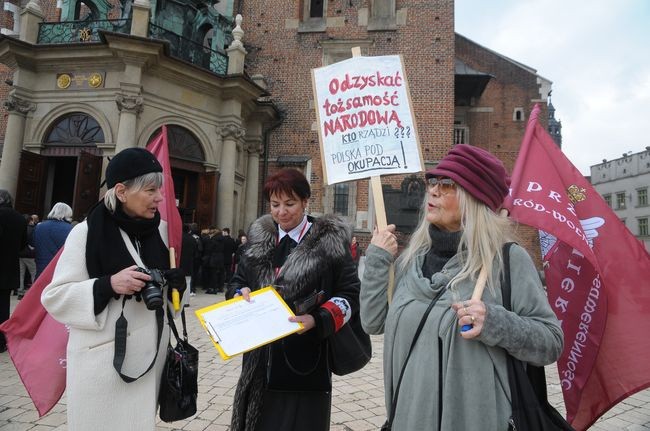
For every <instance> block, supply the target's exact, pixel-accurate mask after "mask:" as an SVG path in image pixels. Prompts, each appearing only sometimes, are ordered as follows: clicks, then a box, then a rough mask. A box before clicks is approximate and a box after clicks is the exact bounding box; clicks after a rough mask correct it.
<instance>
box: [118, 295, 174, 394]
mask: <svg viewBox="0 0 650 431" xmlns="http://www.w3.org/2000/svg"><path fill="white" fill-rule="evenodd" d="M125 304H126V296H124V298H123V299H122V312H121V313H120V317H119V318H118V319H117V321H116V322H115V353H114V354H113V368H115V371H117V374H119V375H120V377H121V378H122V380H124V381H125V382H126V383H131V382H135V381H136V380H138V379H139V378H140V377H142V376H144V375H145V374H147V373H148V372H149V370H151V368H153V366H154V364H155V363H156V358H157V357H158V350H160V339H161V338H162V331H163V308H164V307H165V306H166V305H163V306H162V307H159V308H156V326H158V341H156V354H155V355H154V357H153V359H152V360H151V364H149V366H148V367H147V369H146V370H144V372H143V373H142V374H140V375H139V376H138V377H131V376H127V375H126V374H123V373H122V365H124V357H125V356H126V335H127V333H128V332H127V329H128V326H129V322H128V321H127V320H126V317H124V305H125Z"/></svg>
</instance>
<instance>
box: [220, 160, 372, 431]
mask: <svg viewBox="0 0 650 431" xmlns="http://www.w3.org/2000/svg"><path fill="white" fill-rule="evenodd" d="M263 195H264V198H265V199H266V200H267V201H268V202H270V204H271V205H270V208H271V214H268V215H265V216H262V217H260V218H259V219H257V220H256V221H255V222H254V223H253V224H252V226H251V228H250V230H249V235H248V243H247V244H246V249H245V251H244V253H243V255H242V257H241V259H240V261H239V266H238V267H237V272H236V273H235V274H234V276H233V278H232V281H231V282H230V285H229V287H228V292H227V293H226V298H232V297H233V296H235V295H243V296H244V298H245V299H247V300H249V299H250V296H249V295H250V292H251V291H255V290H258V289H261V288H263V287H265V286H268V285H274V286H275V287H276V289H277V290H278V293H279V294H280V295H281V296H282V298H283V299H284V300H285V301H286V303H287V304H288V305H289V306H290V307H291V309H292V310H293V311H294V312H295V313H296V316H295V317H292V318H290V320H291V321H294V322H301V323H302V324H303V325H304V329H303V330H302V331H301V332H300V333H299V334H293V335H290V336H288V337H285V338H283V339H281V340H278V341H276V342H274V343H271V344H269V345H266V346H263V347H260V348H258V349H255V350H253V351H251V352H248V353H245V354H244V359H243V363H242V371H241V376H240V377H239V382H238V383H237V390H236V392H235V399H234V403H233V414H232V421H231V428H230V429H231V430H232V431H253V430H255V431H276V430H282V431H298V430H300V431H303V430H310V431H324V430H328V429H329V427H330V411H331V401H332V377H331V372H330V369H329V365H328V361H327V338H328V337H329V336H330V335H332V334H334V333H335V332H337V331H338V330H339V329H341V327H343V326H344V325H345V324H346V323H347V322H348V321H349V320H350V319H356V318H358V310H359V302H358V301H359V299H358V295H359V278H358V276H357V271H356V269H355V267H354V264H353V263H352V258H351V257H350V238H351V236H352V235H351V234H352V232H351V228H350V226H349V225H348V224H346V223H345V222H344V221H343V220H342V219H340V218H339V217H337V216H333V215H329V216H323V217H321V218H318V219H316V218H313V217H310V216H307V215H306V214H305V209H306V207H307V203H308V202H309V197H310V195H311V190H310V188H309V183H308V182H307V179H306V178H305V176H304V175H303V174H302V173H301V172H299V171H297V170H295V169H282V170H280V171H278V172H276V173H275V174H273V175H271V176H270V177H268V179H267V180H266V183H265V185H264V191H263ZM242 336H245V334H242Z"/></svg>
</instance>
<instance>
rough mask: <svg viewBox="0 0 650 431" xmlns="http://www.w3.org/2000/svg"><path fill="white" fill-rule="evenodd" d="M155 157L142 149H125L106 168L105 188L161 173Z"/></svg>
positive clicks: (160, 167)
mask: <svg viewBox="0 0 650 431" xmlns="http://www.w3.org/2000/svg"><path fill="white" fill-rule="evenodd" d="M162 170H163V169H162V166H160V163H158V160H157V159H156V157H154V155H153V154H151V153H150V152H149V151H147V150H145V149H144V148H137V147H133V148H126V149H124V150H122V151H120V152H119V153H117V154H116V155H115V156H113V158H112V159H111V161H110V162H108V166H107V167H106V187H108V188H109V189H111V188H113V187H115V184H117V183H123V182H124V181H127V180H131V179H133V178H137V177H139V176H141V175H145V174H150V173H152V172H162Z"/></svg>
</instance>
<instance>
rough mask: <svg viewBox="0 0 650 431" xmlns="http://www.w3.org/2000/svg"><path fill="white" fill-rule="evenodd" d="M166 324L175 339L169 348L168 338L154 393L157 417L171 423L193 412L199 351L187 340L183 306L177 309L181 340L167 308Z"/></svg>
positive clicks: (187, 416)
mask: <svg viewBox="0 0 650 431" xmlns="http://www.w3.org/2000/svg"><path fill="white" fill-rule="evenodd" d="M167 314H168V322H169V327H170V328H171V330H172V332H173V334H174V337H175V338H176V346H175V347H172V345H171V339H170V342H169V345H168V346H167V357H166V358H165V366H164V368H163V373H162V379H161V381H160V392H159V394H158V404H159V405H160V411H159V412H158V414H159V416H160V419H162V420H163V421H165V422H173V421H177V420H181V419H187V418H189V417H190V416H192V415H194V414H196V397H197V394H198V389H199V388H198V371H199V351H198V350H196V349H195V348H194V347H192V346H191V345H190V343H188V341H187V329H186V324H185V309H183V311H182V312H181V319H182V321H183V339H181V338H180V337H179V336H178V331H177V330H176V325H175V324H174V319H173V316H172V315H171V312H169V310H167Z"/></svg>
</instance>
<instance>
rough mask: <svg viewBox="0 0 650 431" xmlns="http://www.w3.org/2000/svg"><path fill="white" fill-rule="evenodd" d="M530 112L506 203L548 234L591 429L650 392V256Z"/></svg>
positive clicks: (569, 351)
mask: <svg viewBox="0 0 650 431" xmlns="http://www.w3.org/2000/svg"><path fill="white" fill-rule="evenodd" d="M539 112H540V109H539V106H537V105H535V107H534V109H533V112H532V113H531V117H530V120H529V122H528V126H527V128H526V133H525V135H524V139H523V142H522V145H521V149H520V152H519V156H518V158H517V162H516V163H515V167H514V170H513V173H512V183H511V190H510V196H509V197H508V198H507V199H506V202H505V204H504V206H505V207H506V208H507V209H508V210H509V211H510V215H511V217H512V218H513V219H515V220H516V221H518V222H520V223H524V224H527V225H530V226H534V227H536V228H538V229H539V230H540V242H541V246H542V258H543V263H544V272H545V276H546V285H547V291H548V300H549V303H550V304H551V307H552V308H553V310H554V311H555V313H556V315H557V316H558V319H559V320H560V321H561V322H562V329H563V331H564V351H563V352H562V355H561V357H560V359H559V360H558V362H557V365H558V371H559V377H560V383H561V385H562V391H563V395H564V402H565V405H566V410H567V418H568V420H569V422H571V424H572V425H573V427H574V428H576V430H579V431H580V430H585V429H587V428H588V427H589V426H590V425H591V424H593V423H594V422H595V421H596V420H597V419H598V418H599V417H600V416H602V415H603V414H604V413H605V412H606V411H607V410H609V409H610V408H612V407H613V406H614V405H615V404H617V403H618V402H620V401H621V400H623V399H624V398H626V397H628V396H629V395H632V394H633V393H635V392H638V391H640V390H642V389H645V388H646V387H648V386H650V367H648V366H647V363H646V361H647V359H646V358H647V357H648V356H650V340H649V339H648V336H647V334H649V333H650V319H648V318H647V316H648V313H649V312H650V279H649V278H648V274H650V255H649V254H648V252H647V251H646V249H645V248H644V246H643V244H642V243H641V242H640V241H639V240H637V239H636V238H635V237H634V236H633V235H632V234H631V233H630V231H629V230H628V229H627V228H626V227H625V225H624V224H623V223H621V221H620V220H619V219H618V217H617V216H616V214H615V213H614V212H613V211H612V210H611V209H610V208H609V206H608V205H607V203H606V202H605V201H604V200H603V199H602V198H601V196H600V195H599V194H598V192H596V191H595V190H594V189H593V187H592V186H591V184H589V182H588V181H587V180H586V179H585V178H584V177H583V176H582V175H581V174H580V172H579V171H578V170H577V169H576V168H575V167H574V166H573V165H572V164H571V162H570V161H569V160H568V159H567V158H566V156H565V155H564V154H563V153H562V151H560V149H559V148H558V147H557V145H555V142H554V141H553V139H552V138H551V137H550V135H549V134H548V133H547V132H546V130H545V129H544V127H542V126H541V125H540V124H539V122H538V119H537V117H538V115H539Z"/></svg>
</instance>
